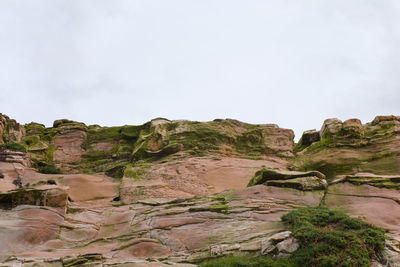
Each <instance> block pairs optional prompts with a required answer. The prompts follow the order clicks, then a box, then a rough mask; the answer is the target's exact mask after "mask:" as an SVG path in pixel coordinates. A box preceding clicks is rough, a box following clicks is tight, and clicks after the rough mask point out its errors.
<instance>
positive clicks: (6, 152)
mask: <svg viewBox="0 0 400 267" xmlns="http://www.w3.org/2000/svg"><path fill="white" fill-rule="evenodd" d="M0 161H2V162H9V163H19V164H21V165H23V166H24V167H28V166H29V164H30V158H29V155H27V154H26V153H24V152H20V151H15V150H10V149H2V148H0Z"/></svg>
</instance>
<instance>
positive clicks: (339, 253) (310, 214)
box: [200, 206, 385, 267]
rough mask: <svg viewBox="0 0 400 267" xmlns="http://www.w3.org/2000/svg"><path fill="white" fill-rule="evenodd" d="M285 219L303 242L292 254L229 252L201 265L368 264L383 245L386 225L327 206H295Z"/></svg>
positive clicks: (325, 266)
mask: <svg viewBox="0 0 400 267" xmlns="http://www.w3.org/2000/svg"><path fill="white" fill-rule="evenodd" d="M282 221H283V222H284V223H286V225H287V227H288V229H289V230H291V231H292V234H293V236H294V237H295V238H296V239H297V240H298V242H299V244H300V247H299V249H298V250H296V251H295V252H294V253H293V254H292V255H290V257H289V258H281V257H279V255H278V258H271V257H260V256H259V257H254V258H246V257H234V256H227V257H222V258H217V259H212V260H208V261H206V262H203V263H202V264H200V266H202V267H214V266H226V267H230V266H232V267H233V266H243V267H247V266H260V267H261V266H282V267H283V266H287V267H300V266H320V267H333V266H363V267H364V266H365V267H369V266H370V265H371V261H372V260H373V259H378V258H379V253H380V252H381V251H382V250H383V248H384V242H385V231H384V230H383V229H380V228H378V227H375V226H372V225H370V224H368V223H366V222H364V221H362V220H360V219H357V218H350V217H349V216H348V215H347V214H345V213H343V212H341V211H335V210H329V209H328V208H327V207H324V206H320V207H308V208H300V209H297V210H293V211H291V212H289V213H288V214H286V215H284V216H282Z"/></svg>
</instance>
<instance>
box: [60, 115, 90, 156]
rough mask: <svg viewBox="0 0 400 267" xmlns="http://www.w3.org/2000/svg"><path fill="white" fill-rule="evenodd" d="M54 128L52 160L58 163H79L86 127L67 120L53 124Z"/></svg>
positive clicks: (82, 151)
mask: <svg viewBox="0 0 400 267" xmlns="http://www.w3.org/2000/svg"><path fill="white" fill-rule="evenodd" d="M54 128H56V129H57V134H56V135H55V137H54V141H53V143H54V145H55V146H56V150H55V151H54V153H53V160H54V161H56V162H59V163H73V162H79V161H80V159H81V156H82V154H83V153H84V149H83V144H84V142H85V138H86V131H87V128H86V125H85V124H83V123H77V122H73V121H68V120H67V121H66V120H58V121H55V122H54Z"/></svg>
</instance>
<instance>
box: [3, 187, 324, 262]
mask: <svg viewBox="0 0 400 267" xmlns="http://www.w3.org/2000/svg"><path fill="white" fill-rule="evenodd" d="M288 190H289V191H288ZM295 191H297V190H293V189H285V191H284V190H282V189H280V188H275V189H273V190H269V189H268V188H267V187H265V186H262V185H258V186H253V187H250V188H247V189H245V190H241V191H238V192H230V191H227V192H224V193H221V194H218V195H211V196H207V197H201V198H191V199H175V200H172V201H171V200H170V201H164V202H159V201H151V200H147V201H142V202H138V203H134V204H129V205H122V206H115V207H112V206H108V208H105V206H103V207H102V208H100V207H101V206H97V207H93V206H90V207H85V206H86V205H88V204H89V202H91V200H88V203H87V204H84V203H83V202H81V203H76V202H72V203H71V205H69V207H68V211H67V213H66V214H65V215H63V214H61V215H57V216H56V217H51V220H52V223H51V225H54V227H56V228H54V229H57V228H58V229H59V230H58V234H56V235H53V234H50V232H49V233H48V235H47V237H46V238H47V239H46V240H45V242H42V243H33V244H32V245H31V249H30V250H29V251H26V250H25V249H23V245H22V246H21V241H19V242H16V244H20V245H18V246H14V248H7V249H3V250H0V251H1V252H0V254H1V257H2V258H6V257H7V256H12V255H14V256H16V257H17V258H18V259H20V260H24V259H29V260H30V261H32V262H41V261H44V260H47V261H49V260H51V261H53V262H60V261H62V262H64V261H67V259H68V261H69V260H72V259H77V258H79V257H80V256H79V255H90V254H92V253H97V256H96V260H99V259H100V258H101V260H102V262H103V265H106V266H107V265H111V264H117V266H123V264H128V263H130V264H133V263H136V264H140V263H141V264H144V265H145V264H150V263H151V262H159V264H160V265H159V266H163V265H161V264H168V263H169V264H177V263H196V262H198V261H201V260H202V259H207V258H210V257H215V256H218V255H225V254H238V255H239V254H241V255H243V254H244V255H246V254H251V253H258V254H261V250H262V244H263V242H264V241H265V239H266V238H268V237H269V236H271V235H273V234H275V233H277V232H281V231H282V230H283V225H282V223H281V222H280V221H279V218H280V216H282V215H283V214H285V213H286V212H288V211H289V210H291V209H293V207H299V206H306V205H311V206H315V205H318V203H319V202H320V200H321V198H322V197H323V194H314V193H311V192H307V193H305V194H297V193H295ZM292 192H293V193H292ZM102 205H104V204H102ZM13 212H19V211H16V210H11V211H6V214H9V215H8V216H5V217H3V218H2V225H8V224H9V223H11V221H10V220H11V217H12V216H11V214H12V213H13ZM44 213H46V214H47V210H43V211H42V215H41V216H44ZM30 214H32V216H33V215H34V213H33V210H32V212H30ZM49 215H50V214H49ZM19 216H20V217H21V216H22V215H19ZM22 227H24V226H23V225H22V224H21V225H18V224H17V225H15V226H14V228H13V230H12V231H9V232H8V233H7V234H5V235H4V234H3V235H2V234H0V241H1V242H0V246H1V244H4V240H6V239H7V240H14V239H13V238H14V237H12V236H13V235H14V234H17V233H18V231H21V229H22ZM2 229H3V228H2V226H0V233H2ZM30 231H33V228H31V229H30ZM36 231H38V232H37V234H39V232H40V229H39V228H37V229H36ZM51 233H53V232H51ZM34 234H35V233H34V232H30V235H34ZM194 236H195V237H196V238H193V237H194ZM15 238H17V237H15ZM18 238H21V236H19V237H18ZM279 244H280V243H279ZM284 245H285V246H284ZM291 248H293V246H289V245H287V244H280V245H279V249H280V250H281V251H282V252H283V251H287V250H291ZM49 251H50V252H49ZM67 256H69V257H70V258H67ZM82 260H83V259H82ZM71 262H72V261H71ZM89 262H90V261H89ZM118 264H119V265H118ZM147 266H150V265H147Z"/></svg>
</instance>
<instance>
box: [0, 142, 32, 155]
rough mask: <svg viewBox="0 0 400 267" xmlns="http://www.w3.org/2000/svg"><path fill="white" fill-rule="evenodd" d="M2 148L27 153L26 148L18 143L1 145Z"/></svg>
mask: <svg viewBox="0 0 400 267" xmlns="http://www.w3.org/2000/svg"><path fill="white" fill-rule="evenodd" d="M0 147H2V148H6V149H11V150H17V151H22V152H25V153H26V148H25V147H24V146H23V145H21V144H18V143H5V144H1V145H0Z"/></svg>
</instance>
